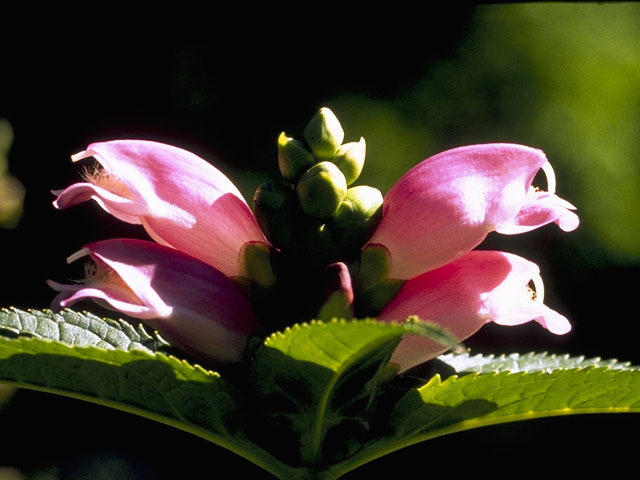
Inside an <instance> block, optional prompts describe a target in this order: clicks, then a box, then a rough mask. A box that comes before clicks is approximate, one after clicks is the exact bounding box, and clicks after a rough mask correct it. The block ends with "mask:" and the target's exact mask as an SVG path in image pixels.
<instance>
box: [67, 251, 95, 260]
mask: <svg viewBox="0 0 640 480" xmlns="http://www.w3.org/2000/svg"><path fill="white" fill-rule="evenodd" d="M90 253H91V251H90V250H89V249H88V248H81V249H80V250H78V251H77V252H76V253H74V254H72V255H69V256H68V257H67V263H72V262H75V261H76V260H78V259H79V258H82V257H86V256H87V255H89V254H90Z"/></svg>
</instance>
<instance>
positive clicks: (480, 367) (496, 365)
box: [438, 352, 631, 373]
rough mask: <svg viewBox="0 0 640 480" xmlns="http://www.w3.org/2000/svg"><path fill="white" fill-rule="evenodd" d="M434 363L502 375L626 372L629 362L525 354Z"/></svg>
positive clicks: (456, 357) (450, 356) (443, 357)
mask: <svg viewBox="0 0 640 480" xmlns="http://www.w3.org/2000/svg"><path fill="white" fill-rule="evenodd" d="M438 360H441V361H443V362H445V363H446V364H448V365H450V366H451V367H453V368H454V369H455V370H456V371H457V372H458V373H463V372H467V373H468V372H475V373H493V372H505V371H509V372H511V373H518V372H537V371H547V372H548V371H549V370H555V369H558V368H585V367H608V368H610V369H616V370H620V369H629V368H631V364H630V363H629V362H625V363H619V362H618V361H617V360H615V359H611V360H602V359H600V358H597V357H596V358H589V359H586V358H585V357H571V356H569V355H549V354H548V353H544V352H543V353H533V352H531V353H527V354H525V355H520V354H518V353H512V354H510V355H499V356H497V357H496V356H494V355H469V354H468V353H465V354H458V355H456V354H447V355H440V356H439V357H438Z"/></svg>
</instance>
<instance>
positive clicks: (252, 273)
mask: <svg viewBox="0 0 640 480" xmlns="http://www.w3.org/2000/svg"><path fill="white" fill-rule="evenodd" d="M240 262H241V263H240V271H241V272H242V276H243V277H246V278H248V279H250V280H252V281H253V282H255V283H256V284H257V285H259V286H261V287H262V288H270V287H272V286H273V285H274V284H275V283H276V277H275V275H274V274H273V269H272V268H271V247H269V245H267V244H266V243H262V242H247V243H245V244H244V245H243V247H242V250H241V251H240Z"/></svg>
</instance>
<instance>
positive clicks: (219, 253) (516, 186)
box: [50, 109, 579, 369]
mask: <svg viewBox="0 0 640 480" xmlns="http://www.w3.org/2000/svg"><path fill="white" fill-rule="evenodd" d="M305 138H306V140H307V144H306V146H305V144H303V143H302V142H298V141H296V140H294V139H291V138H289V137H287V136H286V135H285V134H284V132H283V133H282V134H281V135H280V139H279V143H278V149H279V158H278V161H279V167H280V170H281V172H282V175H283V177H284V181H283V182H281V183H275V184H264V185H262V186H261V187H260V188H259V189H258V191H257V192H256V196H255V198H254V204H255V208H256V215H257V217H258V220H259V221H260V225H261V226H262V228H263V229H264V232H265V233H266V235H267V237H265V234H263V231H261V229H260V227H259V226H258V222H257V221H256V219H255V218H254V216H253V214H252V213H251V211H250V209H249V207H248V205H247V204H246V202H245V201H244V200H243V198H242V196H241V195H240V193H239V192H238V190H237V189H236V187H235V186H234V185H233V184H232V183H231V182H230V181H229V180H228V179H227V178H226V177H225V176H224V175H223V174H222V173H220V172H219V171H218V170H217V169H216V168H214V167H213V166H211V165H210V164H208V163H207V162H206V161H204V160H202V159H201V158H199V157H197V156H196V155H194V154H192V153H190V152H187V151H184V150H181V149H179V148H176V147H172V146H169V145H163V144H159V143H154V142H147V141H137V140H118V141H112V142H104V143H94V144H91V145H89V147H88V148H87V150H85V151H83V152H80V153H79V154H77V155H74V156H73V157H72V158H73V160H74V161H76V160H81V159H83V158H86V157H90V156H93V157H95V158H96V160H97V161H98V162H99V163H100V165H101V166H102V170H101V171H99V172H98V173H97V174H95V175H89V176H88V181H87V182H82V183H77V184H75V185H72V186H70V187H68V188H67V189H65V190H61V191H59V192H56V193H57V195H58V197H57V199H56V201H55V202H54V205H55V206H56V207H57V208H66V207H68V206H72V205H76V204H78V203H81V202H84V201H86V200H89V199H93V200H95V201H96V202H97V203H98V204H99V205H100V206H101V207H102V208H103V209H104V210H106V211H107V212H109V213H111V214H112V215H114V216H115V217H117V218H119V219H121V220H123V221H125V222H129V223H134V224H141V225H142V226H143V227H144V228H145V230H146V231H147V232H148V234H149V235H150V236H151V238H152V239H154V240H155V241H156V242H157V244H156V243H152V242H145V241H139V240H122V239H120V240H110V241H105V242H96V243H92V244H89V245H87V246H85V247H84V248H83V249H82V250H80V252H78V253H76V254H75V255H72V256H71V257H70V260H71V261H73V260H75V259H77V258H80V257H83V256H89V257H91V259H93V261H94V262H95V264H96V268H95V271H94V272H90V275H88V278H87V280H86V281H85V282H84V283H82V284H75V285H62V284H59V283H56V282H50V285H51V286H52V287H53V288H55V289H56V290H58V291H59V292H60V294H59V295H58V296H57V297H56V299H55V300H54V302H53V304H54V305H53V306H54V308H61V307H65V306H67V305H71V304H73V303H74V302H76V301H78V300H81V299H84V298H92V299H94V300H96V301H97V302H99V303H101V304H105V305H107V306H109V307H111V308H115V309H116V310H119V311H121V312H124V313H126V314H129V315H131V316H133V317H137V318H140V319H142V320H144V321H145V322H146V323H148V324H149V325H151V326H152V327H154V328H156V329H158V330H159V331H160V333H161V334H162V335H163V336H165V338H167V339H168V340H169V341H170V342H172V343H174V344H175V345H176V346H177V347H178V348H182V349H183V350H185V351H186V352H189V353H191V354H193V355H194V356H196V357H198V358H200V359H203V360H205V361H236V360H238V359H239V358H240V356H241V352H242V349H243V348H244V346H245V344H246V341H247V338H248V337H249V335H251V334H252V333H254V332H256V331H257V330H258V329H260V328H261V327H262V329H263V330H265V325H267V324H268V323H269V321H272V322H273V321H274V318H275V317H280V316H282V317H284V318H286V319H290V318H292V319H293V321H306V320H309V318H298V316H303V317H304V316H306V315H311V313H309V312H310V311H311V310H313V308H315V305H316V303H317V304H319V305H320V307H319V310H316V312H317V314H316V316H317V318H321V319H330V318H332V317H334V316H345V317H348V316H352V315H353V314H354V312H355V314H356V315H358V314H359V313H362V312H365V314H366V315H375V316H377V317H378V319H380V320H382V321H389V322H390V321H399V322H401V321H404V320H405V319H406V318H407V317H409V316H414V315H417V316H418V317H420V318H422V319H424V320H430V321H433V322H436V323H438V324H440V325H442V326H443V327H445V328H446V329H448V330H449V331H450V332H451V333H452V334H453V335H455V336H456V337H457V338H458V339H459V340H461V341H462V340H464V339H465V338H467V337H469V336H470V335H472V334H473V333H475V332H476V331H477V330H478V329H479V328H481V327H482V325H484V324H485V323H487V322H495V323H498V324H501V325H519V324H522V323H525V322H529V321H536V322H538V323H539V324H540V325H542V326H543V327H544V328H546V329H547V330H549V331H550V332H552V333H555V334H563V333H566V332H568V331H569V330H570V329H571V325H570V324H569V322H568V321H567V319H566V318H565V317H563V316H562V315H560V314H559V313H557V312H555V311H553V310H551V309H549V308H548V307H547V306H545V305H544V303H543V299H544V289H543V285H542V279H541V278H540V274H539V270H538V267H537V266H536V265H535V264H534V263H531V262H530V261H528V260H525V259H523V258H520V257H518V256H515V255H511V254H508V253H503V252H494V251H482V250H473V249H474V248H475V247H476V246H478V245H479V244H480V243H481V242H482V241H483V240H484V238H485V237H486V236H487V234H489V233H490V232H492V231H496V232H499V233H503V234H516V233H523V232H527V231H530V230H533V229H535V228H538V227H540V226H542V225H546V224H548V223H556V224H557V225H558V226H559V227H560V228H561V229H562V230H565V231H571V230H573V229H575V228H577V226H578V223H579V220H578V217H577V215H576V214H575V213H574V212H573V210H574V209H575V207H573V206H572V205H571V204H570V203H568V202H567V201H565V200H563V199H561V198H559V197H558V196H556V195H555V177H554V173H553V169H552V168H551V165H550V164H549V162H548V161H547V159H546V157H545V155H544V153H542V152H541V151H540V150H537V149H533V148H530V147H525V146H522V145H512V144H487V145H472V146H466V147H461V148H456V149H453V150H448V151H446V152H443V153H440V154H438V155H435V156H433V157H431V158H428V159H427V160H424V161H423V162H421V163H420V164H418V165H417V166H415V167H414V168H412V169H411V170H410V171H409V172H407V173H406V174H405V175H404V176H403V177H402V178H401V179H400V180H399V181H398V182H397V183H396V184H395V185H394V186H393V187H392V188H391V190H390V191H389V192H388V193H387V194H386V196H385V197H384V200H383V199H382V195H381V194H380V192H379V191H378V190H377V189H374V188H371V187H367V186H357V187H351V188H347V186H348V185H349V184H351V183H352V182H353V181H355V180H356V179H357V177H358V175H359V172H360V171H361V170H362V165H363V163H364V155H365V149H364V139H361V142H360V143H359V144H357V145H359V147H358V148H357V149H356V148H355V147H354V145H355V144H345V145H342V141H343V139H344V132H343V131H342V128H341V127H340V125H339V122H338V121H337V119H336V118H335V116H334V115H333V114H332V113H331V112H330V111H329V110H328V109H322V110H321V111H320V112H319V114H318V115H316V117H314V119H313V120H312V121H311V122H310V123H309V125H308V126H307V128H306V129H305ZM307 147H308V148H307ZM347 150H348V151H349V152H351V153H350V154H349V155H347V154H345V153H344V152H345V151H347ZM352 150H353V151H356V150H357V152H356V153H353V152H352ZM539 170H542V171H544V173H545V174H546V177H547V191H543V190H540V189H538V188H535V187H534V186H533V185H532V184H533V180H534V177H535V176H536V174H537V173H538V171H539ZM381 205H382V206H381ZM282 232H284V233H282ZM267 238H269V240H271V242H272V243H270V242H269V240H267ZM358 255H359V256H360V257H359V258H358ZM301 270H305V271H301ZM307 270H308V271H307ZM232 279H233V281H232ZM352 279H353V281H352ZM237 285H241V286H242V288H243V290H240V288H239V287H238V286H237ZM531 285H533V288H532V286H531ZM309 289H311V292H309ZM315 290H318V291H315ZM310 293H311V294H310ZM245 294H246V295H250V296H251V300H252V301H253V307H252V305H251V304H250V300H249V299H248V297H246V296H245ZM306 303H309V304H310V305H306ZM311 304H313V305H311ZM287 305H289V310H290V311H289V310H288V311H286V312H285V311H283V308H287ZM254 308H255V310H254ZM265 312H267V313H265ZM298 312H300V315H298ZM283 313H284V315H282V314H283ZM287 314H289V315H287ZM261 315H263V317H262V318H260V316H261ZM442 351H443V348H442V347H441V346H440V345H438V344H436V343H434V342H432V341H429V340H426V339H424V338H422V337H414V336H408V337H407V338H405V339H403V340H402V342H401V343H400V345H399V347H398V349H397V351H396V353H395V354H394V356H393V358H392V361H394V362H397V363H398V364H400V366H401V368H402V369H407V368H410V367H412V366H414V365H416V364H418V363H420V362H423V361H425V360H428V359H431V358H433V357H435V356H437V355H438V354H439V353H441V352H442Z"/></svg>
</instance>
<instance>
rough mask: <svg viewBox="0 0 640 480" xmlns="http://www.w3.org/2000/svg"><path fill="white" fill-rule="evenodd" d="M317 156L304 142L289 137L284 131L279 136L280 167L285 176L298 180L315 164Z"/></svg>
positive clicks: (292, 180) (293, 180)
mask: <svg viewBox="0 0 640 480" xmlns="http://www.w3.org/2000/svg"><path fill="white" fill-rule="evenodd" d="M315 163H316V159H315V157H314V156H313V155H312V154H311V152H310V151H309V150H307V149H306V148H305V147H304V145H303V144H302V142H300V141H298V140H296V139H294V138H289V137H287V136H286V135H285V133H284V132H282V133H281V134H280V136H279V137H278V167H279V168H280V173H281V174H282V176H283V177H284V178H286V179H287V180H289V181H290V182H294V183H295V182H297V181H298V179H299V178H300V176H301V175H302V174H303V173H304V172H305V171H306V170H307V169H308V168H309V167H311V166H312V165H313V164H315Z"/></svg>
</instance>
